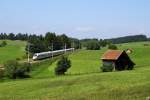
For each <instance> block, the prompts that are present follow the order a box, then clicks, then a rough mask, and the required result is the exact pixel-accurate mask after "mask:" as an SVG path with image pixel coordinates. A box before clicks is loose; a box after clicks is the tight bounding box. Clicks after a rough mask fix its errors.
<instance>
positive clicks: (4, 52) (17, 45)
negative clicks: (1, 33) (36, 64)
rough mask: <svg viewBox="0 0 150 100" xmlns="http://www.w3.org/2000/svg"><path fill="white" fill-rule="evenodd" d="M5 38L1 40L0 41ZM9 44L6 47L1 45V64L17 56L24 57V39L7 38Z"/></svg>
mask: <svg viewBox="0 0 150 100" xmlns="http://www.w3.org/2000/svg"><path fill="white" fill-rule="evenodd" d="M1 41H3V40H0V42H1ZM6 42H7V45H6V46H5V47H0V64H2V63H4V62H6V61H8V60H12V59H16V58H22V56H23V55H24V54H25V45H26V42H23V41H19V40H16V41H10V40H6Z"/></svg>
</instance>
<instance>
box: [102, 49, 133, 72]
mask: <svg viewBox="0 0 150 100" xmlns="http://www.w3.org/2000/svg"><path fill="white" fill-rule="evenodd" d="M101 59H102V61H103V66H112V67H113V68H114V70H119V71H120V70H131V69H133V67H134V65H135V64H134V63H133V62H132V60H131V59H130V58H129V56H128V55H127V54H126V52H125V51H121V50H108V51H107V52H105V53H104V55H103V56H102V58H101Z"/></svg>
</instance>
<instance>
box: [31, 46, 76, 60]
mask: <svg viewBox="0 0 150 100" xmlns="http://www.w3.org/2000/svg"><path fill="white" fill-rule="evenodd" d="M70 51H74V48H69V49H62V50H56V51H48V52H41V53H35V54H34V55H33V57H32V59H33V60H40V59H44V58H49V57H52V56H57V55H60V54H63V53H65V52H70Z"/></svg>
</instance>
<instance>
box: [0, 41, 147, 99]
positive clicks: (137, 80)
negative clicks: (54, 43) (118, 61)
mask: <svg viewBox="0 0 150 100" xmlns="http://www.w3.org/2000/svg"><path fill="white" fill-rule="evenodd" d="M146 43H148V42H146ZM143 44H145V42H140V43H127V44H121V45H118V47H119V49H121V50H124V49H127V48H132V49H133V53H132V54H130V55H129V56H130V57H131V59H132V60H133V61H134V62H135V63H136V66H135V69H134V70H132V71H121V72H109V73H103V72H101V71H100V66H102V62H101V60H100V57H101V56H102V54H103V53H104V52H105V51H106V50H107V49H106V48H103V49H102V50H98V51H87V50H81V51H76V52H74V53H73V54H71V55H70V56H69V58H70V59H71V61H72V67H71V68H70V69H69V71H68V72H67V73H66V75H65V76H59V77H58V76H55V75H54V68H55V66H56V62H55V63H53V64H52V65H50V63H49V62H45V63H41V65H39V66H38V67H37V69H36V70H35V71H33V72H32V73H31V78H30V79H22V80H19V79H18V80H15V81H4V82H1V83H0V100H10V99H13V100H146V99H148V98H149V97H150V78H149V76H150V46H144V45H143Z"/></svg>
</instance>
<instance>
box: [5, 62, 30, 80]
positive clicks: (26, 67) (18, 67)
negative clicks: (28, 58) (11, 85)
mask: <svg viewBox="0 0 150 100" xmlns="http://www.w3.org/2000/svg"><path fill="white" fill-rule="evenodd" d="M30 66H31V65H30V64H28V63H23V64H19V63H18V62H17V61H16V60H12V61H8V62H7V63H5V64H4V68H5V75H6V76H7V77H8V78H11V79H16V78H26V77H28V76H29V75H28V73H29V71H30Z"/></svg>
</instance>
